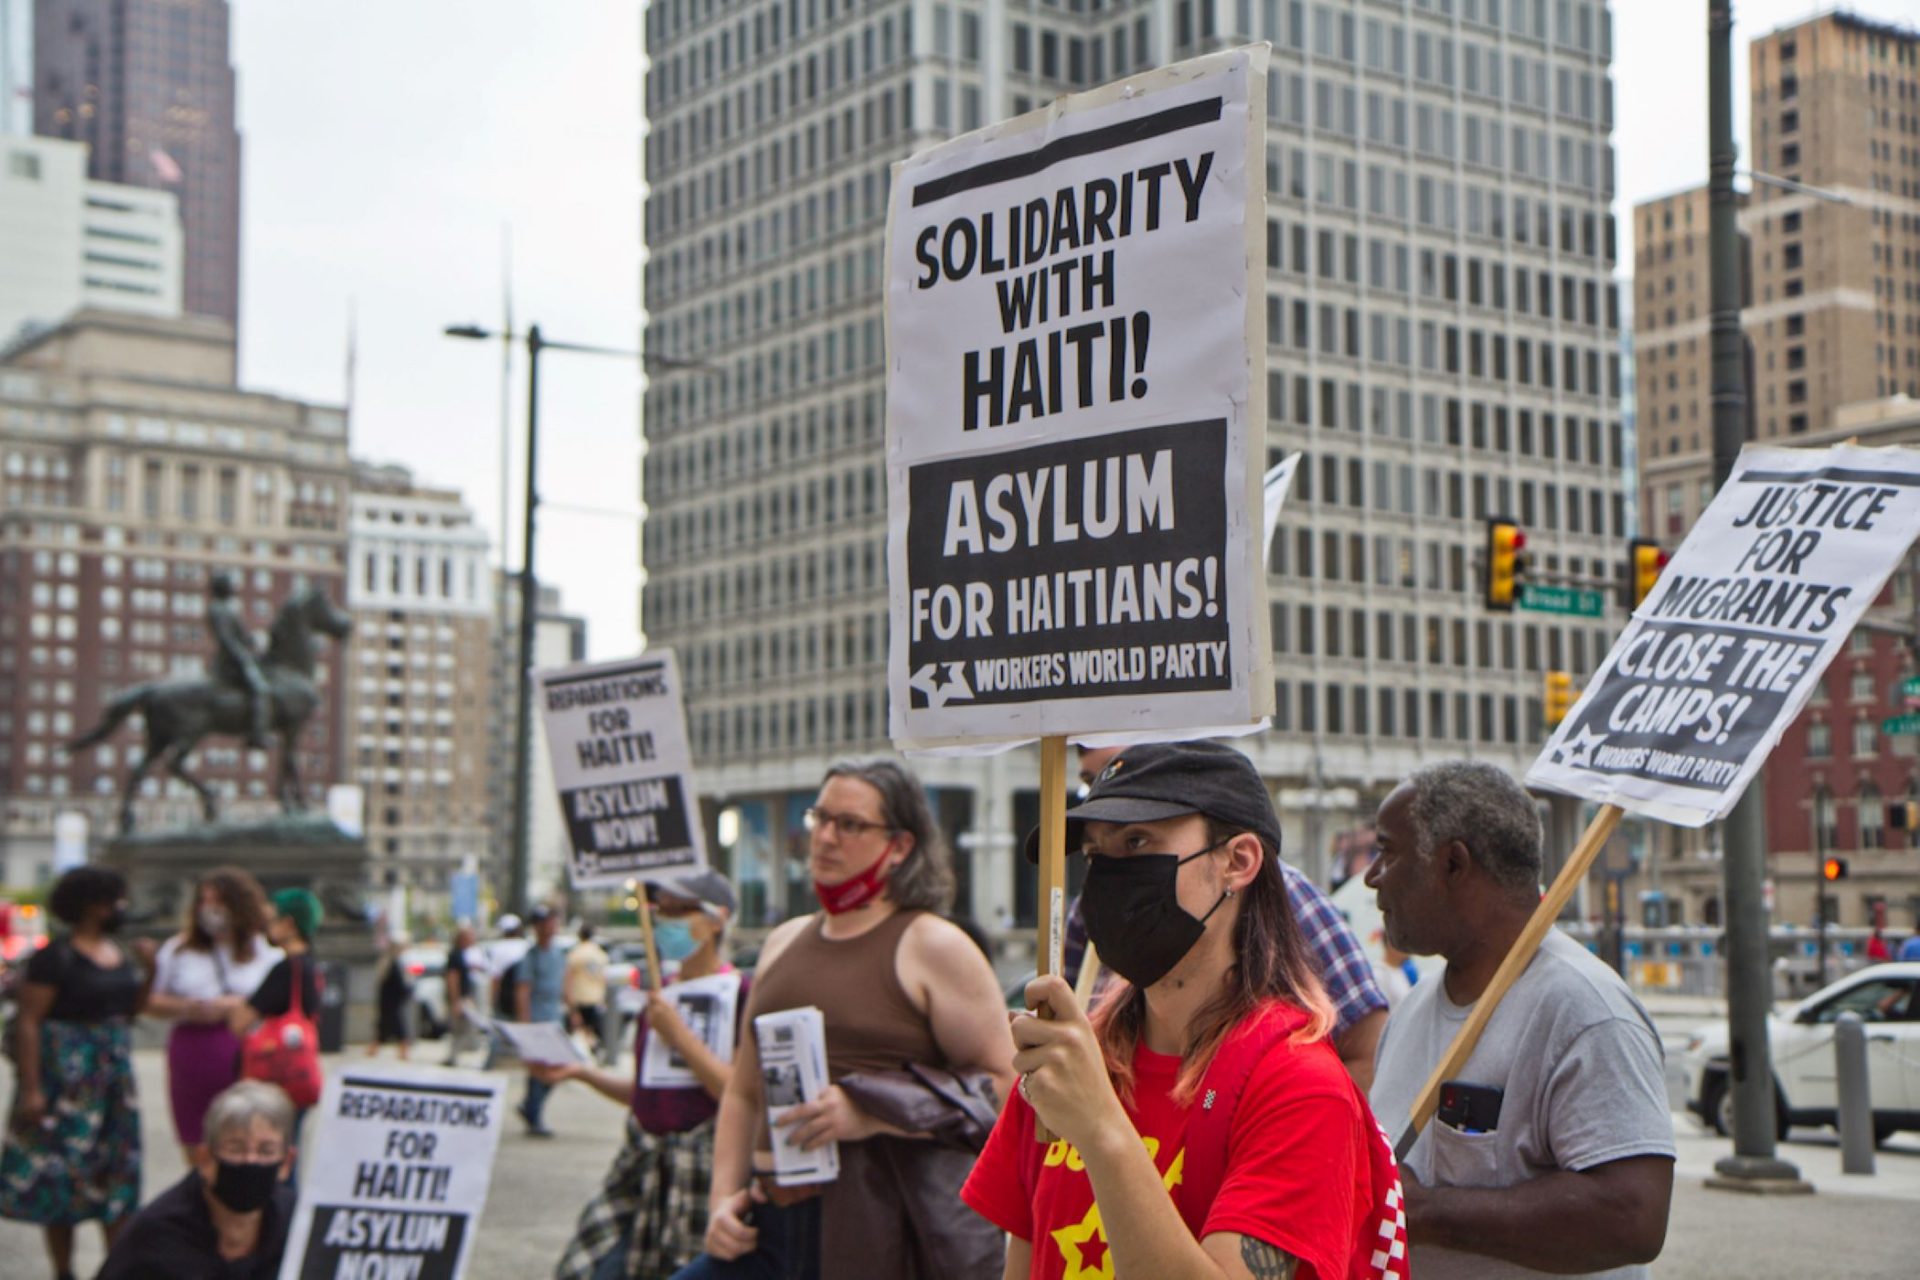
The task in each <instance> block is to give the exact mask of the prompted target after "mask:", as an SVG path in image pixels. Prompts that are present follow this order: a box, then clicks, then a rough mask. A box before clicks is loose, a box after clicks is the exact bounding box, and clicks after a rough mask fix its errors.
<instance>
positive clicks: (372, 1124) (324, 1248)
mask: <svg viewBox="0 0 1920 1280" xmlns="http://www.w3.org/2000/svg"><path fill="white" fill-rule="evenodd" d="M505 1090H506V1078H505V1077H504V1076H499V1075H484V1074H482V1073H480V1072H477V1071H439V1070H433V1069H430V1068H420V1067H412V1068H395V1067H387V1066H382V1065H380V1064H376V1063H369V1064H368V1065H367V1066H366V1067H364V1068H355V1069H352V1070H349V1071H346V1072H344V1073H340V1074H336V1075H333V1076H331V1077H330V1078H329V1079H328V1080H327V1087H326V1091H325V1092H324V1093H323V1094H322V1095H321V1097H320V1106H319V1108H318V1116H317V1117H316V1118H317V1120H318V1123H317V1124H316V1125H315V1126H312V1127H311V1128H310V1130H309V1132H310V1133H311V1134H312V1135H313V1141H312V1145H311V1147H310V1148H309V1150H308V1151H307V1153H306V1158H305V1159H303V1160H302V1161H301V1162H300V1203H299V1206H298V1207H297V1208H296V1209H295V1210H294V1215H293V1225H292V1227H291V1228H290V1230H289V1232H288V1235H287V1251H286V1254H285V1255H284V1257H283V1259H282V1261H281V1264H280V1280H338V1277H342V1276H353V1277H367V1276H406V1277H408V1278H409V1280H458V1277H460V1276H462V1275H464V1274H465V1273H466V1268H467V1260H468V1258H469V1257H471V1256H472V1253H473V1243H474V1235H475V1232H476V1230H477V1229H478V1227H479V1224H480V1214H481V1211H482V1210H484V1209H485V1208H486V1204H487V1186H488V1183H489V1182H490V1181H491V1179H492V1176H493V1153H494V1150H495V1148H497V1147H498V1146H499V1142H500V1123H501V1119H502V1113H503V1111H504V1110H505V1108H504V1106H503V1102H504V1096H505Z"/></svg>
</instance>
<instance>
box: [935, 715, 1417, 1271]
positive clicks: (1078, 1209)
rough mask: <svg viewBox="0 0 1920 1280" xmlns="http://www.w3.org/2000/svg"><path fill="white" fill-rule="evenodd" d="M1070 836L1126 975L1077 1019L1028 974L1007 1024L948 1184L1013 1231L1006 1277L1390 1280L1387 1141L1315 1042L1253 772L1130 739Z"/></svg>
mask: <svg viewBox="0 0 1920 1280" xmlns="http://www.w3.org/2000/svg"><path fill="white" fill-rule="evenodd" d="M1037 835H1038V833H1037V832H1036V833H1035V834H1034V835H1031V836H1029V837H1028V841H1027V848H1028V855H1029V856H1030V857H1031V856H1033V853H1034V850H1035V847H1036V844H1037ZM1067 840H1068V846H1067V847H1068V848H1069V849H1072V850H1076V851H1079V852H1084V853H1085V854H1086V855H1087V859H1088V870H1087V880H1086V886H1085V888H1084V889H1083V890H1082V901H1083V904H1084V909H1085V913H1086V919H1087V929H1088V932H1089V933H1090V935H1091V937H1092V940H1093V945H1094V946H1095V947H1097V948H1098V949H1099V954H1100V958H1101V960H1102V961H1103V962H1104V963H1105V965H1106V966H1107V967H1108V968H1110V969H1111V970H1113V972H1114V973H1115V975H1117V977H1118V978H1119V979H1120V981H1117V982H1115V983H1113V984H1112V985H1111V986H1110V987H1109V989H1108V991H1107V992H1106V994H1105V996H1104V997H1103V998H1102V1000H1101V1003H1100V1004H1099V1006H1098V1007H1097V1008H1096V1009H1095V1010H1094V1013H1093V1016H1092V1018H1091V1019H1089V1018H1088V1017H1087V1016H1086V1015H1085V1014H1084V1013H1083V1012H1082V1011H1081V1009H1080V1007H1079V1005H1078V1003H1077V1002H1076V1001H1075V1000H1074V997H1073V990H1072V988H1070V987H1069V986H1068V985H1067V984H1066V982H1065V981H1064V980H1063V979H1061V978H1060V977H1057V976H1049V977H1044V978H1037V979H1035V980H1034V981H1033V982H1032V983H1030V984H1028V987H1027V1004H1028V1007H1029V1008H1031V1009H1034V1010H1036V1011H1039V1012H1040V1013H1041V1014H1043V1015H1044V1016H1043V1017H1030V1016H1016V1018H1015V1019H1014V1028H1013V1037H1014V1042H1015V1044H1016V1045H1018V1046H1019V1052H1018V1053H1017V1054H1016V1055H1015V1057H1014V1063H1013V1065H1014V1068H1015V1070H1017V1071H1018V1072H1019V1073H1020V1084H1019V1088H1018V1091H1017V1094H1016V1096H1014V1097H1011V1098H1009V1099H1008V1100H1007V1105H1006V1108H1005V1109H1004V1110H1003V1111H1002V1112H1001V1114H1000V1121H999V1123H998V1124H997V1125H996V1126H995V1128H994V1131H993V1136H992V1137H991V1138H990V1139H988V1142H987V1145H986V1149H985V1150H984V1151H983V1152H982V1153H981V1156H980V1159H979V1161H978V1163H977V1164H976V1165H975V1166H974V1170H973V1173H972V1175H971V1176H970V1177H969V1178H968V1179H967V1183H966V1186H965V1188H964V1189H963V1190H962V1193H961V1195H962V1198H963V1199H964V1200H965V1201H966V1203H967V1204H968V1205H970V1206H972V1207H973V1208H974V1209H975V1210H976V1211H977V1212H979V1213H980V1214H981V1215H982V1216H984V1217H985V1218H987V1219H988V1220H989V1221H991V1222H992V1223H994V1224H995V1225H997V1226H999V1227H1001V1228H1002V1229H1003V1230H1005V1231H1006V1232H1007V1233H1008V1237H1009V1239H1008V1243H1007V1252H1006V1259H1005V1271H1004V1274H1005V1277H1006V1278H1007V1280H1014V1278H1015V1277H1021V1278H1023V1280H1024V1278H1025V1277H1034V1278H1035V1280H1042V1278H1044V1280H1058V1278H1059V1277H1062V1276H1066V1275H1080V1274H1084V1273H1085V1271H1087V1270H1100V1269H1102V1268H1104V1273H1105V1274H1109V1275H1126V1276H1153V1277H1155V1278H1156V1280H1184V1278H1186V1277H1195V1278H1202V1277H1203V1278H1205V1280H1219V1278H1220V1277H1227V1278H1228V1280H1276V1278H1277V1277H1288V1278H1291V1277H1295V1276H1312V1277H1315V1278H1316V1280H1361V1278H1366V1280H1376V1278H1378V1277H1384V1276H1393V1277H1397V1278H1399V1280H1404V1278H1405V1276H1406V1274H1407V1269H1406V1257H1405V1243H1404V1234H1403V1228H1402V1225H1401V1222H1400V1220H1399V1217H1398V1209H1397V1206H1398V1204H1399V1199H1400V1192H1399V1183H1398V1179H1397V1177H1396V1175H1395V1171H1394V1167H1393V1154H1392V1151H1391V1150H1390V1149H1389V1147H1388V1145H1387V1140H1386V1136H1385V1134H1383V1133H1382V1132H1381V1131H1380V1127H1379V1125H1378V1124H1377V1123H1376V1122H1375V1121H1374V1119H1373V1115H1372V1113H1371V1112H1370V1111H1369V1110H1368V1109H1367V1102H1366V1099H1365V1097H1363V1096H1362V1095H1361V1093H1360V1090H1359V1088H1358V1087H1357V1086H1356V1085H1355V1084H1354V1082H1353V1079H1352V1077H1351V1076H1350V1075H1348V1073H1347V1071H1346V1069H1345V1068H1344V1067H1343V1066H1342V1065H1341V1062H1340V1058H1339V1055H1338V1054H1337V1053H1336V1052H1335V1050H1334V1048H1333V1046H1332V1044H1331V1043H1330V1041H1329V1033H1330V1031H1331V1029H1332V1027H1333V1025H1334V1012H1333V1008H1332V1005H1331V1004H1330V1003H1329V1001H1328V999H1327V995H1326V992H1325V990H1324V989H1323V988H1322V986H1321V984H1320V980H1319V978H1318V977H1317V976H1316V975H1315V969H1314V963H1313V959H1312V954H1311V951H1310V949H1309V948H1308V946H1307V945H1306V943H1305V941H1304V940H1303V938H1302V937H1301V935H1300V931H1299V928H1298V926H1297V925H1296V924H1295V922H1294V919H1293V915H1292V911H1291V909H1290V907H1289V905H1288V899H1287V891H1286V886H1285V883H1284V881H1283V879H1282V876H1281V874H1280V869H1279V866H1278V858H1279V852H1280V827H1279V823H1278V822H1277V821H1276V820H1275V818H1274V814H1273V807H1272V804H1271V802H1270V801H1269V800H1268V798H1267V792H1266V788H1265V786H1264V785H1263V784H1262V782H1261V780H1260V775H1259V774H1258V773H1256V772H1255V771H1254V768H1253V765H1252V764H1251V763H1250V762H1249V761H1248V760H1247V758H1246V757H1245V756H1243V755H1241V754H1240V753H1239V752H1237V751H1234V750H1233V749H1231V748H1229V747H1224V746H1220V745H1217V744H1213V743H1171V744H1162V745H1155V746H1143V747H1131V748H1128V749H1127V750H1126V751H1124V752H1122V753H1121V755H1120V756H1119V758H1118V759H1116V760H1115V761H1113V762H1112V763H1110V764H1109V765H1108V766H1107V768H1106V769H1105V770H1103V771H1102V773H1101V775H1100V777H1099V778H1098V779H1097V780H1096V781H1095V782H1094V784H1093V786H1092V788H1091V789H1090V790H1089V792H1088V794H1087V798H1086V800H1085V801H1084V802H1083V803H1082V804H1081V805H1079V806H1078V807H1076V808H1074V809H1071V810H1069V811H1068V821H1067ZM1039 1125H1044V1126H1045V1127H1046V1128H1047V1130H1048V1131H1050V1132H1051V1133H1052V1134H1053V1135H1055V1137H1054V1139H1053V1141H1052V1142H1051V1143H1041V1142H1038V1141H1036V1140H1035V1134H1036V1131H1037V1126H1039Z"/></svg>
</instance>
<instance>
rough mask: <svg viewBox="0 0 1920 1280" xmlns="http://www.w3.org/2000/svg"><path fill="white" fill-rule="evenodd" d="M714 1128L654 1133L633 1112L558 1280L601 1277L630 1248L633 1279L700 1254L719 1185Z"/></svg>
mask: <svg viewBox="0 0 1920 1280" xmlns="http://www.w3.org/2000/svg"><path fill="white" fill-rule="evenodd" d="M713 1126H714V1122H713V1121H712V1120H708V1121H707V1122H706V1123H705V1124H702V1125H700V1126H699V1127H698V1128H696V1129H689V1130H688V1131H687V1132H685V1133H668V1134H651V1133H648V1132H647V1131H646V1130H645V1129H642V1128H641V1127H640V1126H639V1124H638V1123H637V1122H635V1120H634V1119H633V1117H632V1116H628V1117H627V1141H626V1144H625V1145H624V1146H622V1147H621V1148H620V1153H619V1154H618V1155H616V1156H615V1157H614V1158H613V1164H612V1165H611V1166H609V1167H608V1169H607V1176H606V1180H605V1181H604V1182H602V1183H601V1186H600V1191H599V1194H597V1195H595V1196H594V1198H593V1199H592V1200H589V1201H588V1202H587V1207H586V1208H585V1209H582V1210H581V1211H580V1221H579V1223H578V1224H577V1225H575V1227H574V1229H573V1239H572V1241H570V1242H569V1243H568V1245H567V1249H566V1252H565V1253H563V1254H561V1255H560V1262H559V1264H558V1265H557V1266H556V1267H555V1268H554V1273H553V1275H554V1280H593V1275H594V1269H595V1267H596V1266H597V1265H598V1264H599V1261H600V1259H602V1258H604V1257H605V1256H606V1255H607V1253H608V1252H609V1251H610V1250H613V1249H625V1250H626V1254H627V1267H626V1270H625V1271H624V1272H623V1273H622V1274H624V1275H625V1276H627V1277H628V1280H653V1278H654V1277H658V1276H670V1275H672V1274H673V1273H674V1272H675V1271H678V1270H679V1269H680V1268H681V1267H683V1266H685V1265H686V1264H687V1263H689V1262H691V1261H693V1259H694V1258H696V1257H698V1256H699V1255H700V1251H701V1249H702V1248H703V1247H704V1241H705V1239H706V1234H707V1190H708V1188H709V1187H710V1186H711V1185H712V1183H713Z"/></svg>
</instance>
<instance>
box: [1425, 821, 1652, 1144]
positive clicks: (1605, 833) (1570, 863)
mask: <svg viewBox="0 0 1920 1280" xmlns="http://www.w3.org/2000/svg"><path fill="white" fill-rule="evenodd" d="M1620 817H1621V809H1620V806H1619V805H1614V804H1604V805H1601V806H1600V811H1599V812H1598V813H1596V814H1594V815H1593V821H1592V822H1589V823H1588V824H1587V829H1586V832H1585V833H1584V834H1583V835H1582V836H1581V837H1580V843H1579V844H1578V845H1576V846H1574V850H1573V856H1572V857H1570V858H1568V859H1567V864H1566V865H1565V866H1563V867H1561V868H1560V874H1559V875H1557V876H1555V877H1554V880H1553V884H1552V886H1551V887H1549V888H1548V890H1547V891H1546V893H1545V894H1544V895H1542V897H1541V899H1540V905H1539V906H1537V907H1535V908H1534V909H1533V916H1532V918H1531V919H1529V920H1528V921H1527V927H1526V928H1524V929H1522V930H1521V931H1520V936H1519V937H1518V938H1515V939H1514V942H1513V946H1512V947H1511V948H1510V949H1509V950H1508V951H1507V957H1506V959H1504V960H1502V961H1501V962H1500V967H1499V968H1498V969H1496V970H1494V974H1493V981H1491V982H1489V983H1488V984H1487V989H1486V990H1485V991H1483V992H1481V993H1480V998H1479V999H1478V1000H1476V1001H1474V1004H1473V1012H1472V1013H1470V1014H1468V1015H1467V1021H1466V1023H1465V1025H1463V1026H1462V1027H1461V1028H1460V1030H1459V1032H1458V1034H1456V1035H1455V1036H1454V1037H1453V1043H1452V1044H1450V1045H1448V1046H1447V1051H1446V1052H1445V1053H1444V1054H1442V1055H1441V1056H1440V1061H1439V1062H1438V1063H1437V1064H1436V1065H1435V1066H1434V1068H1433V1074H1432V1075H1430V1076H1428V1077H1427V1083H1426V1085H1425V1086H1424V1087H1423V1088H1422V1089H1421V1090H1420V1092H1419V1093H1418V1094H1417V1095H1416V1096H1415V1097H1414V1100H1413V1111H1412V1114H1411V1115H1409V1116H1408V1117H1407V1128H1406V1132H1404V1133H1402V1134H1401V1135H1400V1141H1398V1142H1396V1143H1394V1145H1393V1154H1394V1158H1395V1159H1396V1160H1405V1159H1406V1158H1407V1153H1408V1152H1409V1151H1411V1150H1413V1144H1414V1142H1415V1141H1416V1140H1417V1139H1418V1138H1419V1137H1420V1131H1421V1130H1422V1129H1424V1128H1426V1125H1427V1121H1429V1120H1431V1119H1432V1118H1433V1113H1434V1109H1435V1108H1436V1107H1438V1106H1439V1105H1440V1086H1441V1085H1442V1084H1444V1083H1446V1082H1447V1081H1448V1080H1451V1079H1453V1077H1454V1076H1455V1075H1456V1074H1457V1073H1458V1072H1459V1071H1460V1070H1461V1069H1463V1068H1464V1067H1465V1066H1466V1065H1467V1059H1468V1058H1471V1057H1472V1056H1473V1051H1474V1048H1475V1047H1476V1046H1477V1045H1478V1044H1479V1043H1480V1036H1481V1034H1482V1033H1483V1032H1485V1031H1486V1029H1487V1023H1488V1022H1490V1021H1492V1019H1493V1011H1494V1010H1495V1009H1498V1008H1499V1007H1500V1001H1501V1000H1502V999H1503V998H1504V997H1505V996H1506V994H1507V991H1508V989H1509V988H1511V987H1512V986H1513V984H1514V982H1515V981H1517V980H1518V979H1519V977H1520V975H1521V974H1523V973H1525V972H1526V971H1527V966H1528V965H1529V964H1532V963H1533V956H1534V953H1535V952H1536V951H1538V950H1539V949H1540V944H1541V943H1542V942H1544V941H1545V940H1546V937H1547V930H1549V929H1551V928H1553V922H1554V921H1555V920H1558V919H1559V918H1560V912H1561V911H1562V910H1564V909H1565V908H1566V905H1567V903H1568V902H1569V901H1570V900H1571V899H1572V898H1573V893H1574V890H1575V889H1577V888H1579V887H1580V882H1581V881H1582V880H1584V879H1586V878H1587V872H1588V871H1589V870H1590V869H1591V868H1592V866H1593V862H1594V859H1595V858H1597V857H1599V856H1600V850H1601V849H1603V848H1605V847H1606V843H1607V840H1608V839H1609V838H1610V837H1611V836H1612V835H1613V829H1614V828H1615V827H1617V826H1619V825H1620ZM1435 981H1443V979H1435Z"/></svg>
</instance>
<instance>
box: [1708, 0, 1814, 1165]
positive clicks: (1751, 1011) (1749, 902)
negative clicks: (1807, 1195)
mask: <svg viewBox="0 0 1920 1280" xmlns="http://www.w3.org/2000/svg"><path fill="white" fill-rule="evenodd" d="M1734 165H1735V151H1734V142H1733V3H1732V0H1707V168H1708V179H1707V198H1708V207H1709V211H1710V212H1709V222H1708V234H1709V250H1708V251H1709V256H1710V266H1709V280H1710V284H1711V297H1712V303H1711V305H1712V309H1713V312H1712V327H1711V332H1712V343H1713V482H1714V487H1715V488H1716V489H1718V488H1721V487H1723V486H1724V485H1725V484H1726V483H1727V480H1728V478H1729V477H1730V476H1731V475H1732V474H1733V468H1734V464H1735V462H1736V461H1737V460H1738V458H1739V456H1740V449H1741V447H1742V446H1743V445H1744V444H1746V441H1747V369H1746V351H1745V349H1744V346H1743V344H1742V341H1741V337H1740V295H1741V291H1742V290H1741V283H1742V282H1741V278H1740V228H1739V204H1738V196H1737V195H1736V193H1735V191H1734V186H1733V172H1734ZM1764 791H1765V788H1764V787H1763V786H1749V787H1748V788H1747V790H1746V794H1744V795H1743V796H1741V797H1740V800H1739V802H1738V803H1737V804H1735V805H1734V807H1733V812H1731V813H1730V814H1728V815H1727V818H1726V822H1725V825H1724V827H1723V831H1722V844H1723V847H1724V857H1723V858H1722V860H1721V863H1720V865H1721V869H1722V874H1723V876H1724V896H1725V899H1726V927H1727V935H1726V946H1725V951H1726V957H1727V1030H1728V1033H1729V1050H1728V1059H1729V1061H1728V1074H1729V1076H1730V1088H1731V1089H1732V1091H1733V1154H1732V1155H1730V1156H1727V1157H1725V1158H1724V1159H1722V1160H1720V1161H1718V1162H1717V1163H1716V1164H1715V1165H1714V1172H1715V1173H1716V1175H1718V1176H1716V1177H1714V1178H1711V1179H1709V1180H1708V1185H1709V1186H1717V1187H1721V1188H1725V1189H1729V1190H1742V1191H1778V1190H1788V1189H1798V1190H1808V1191H1811V1190H1812V1187H1811V1186H1810V1185H1809V1184H1807V1183H1805V1182H1802V1181H1801V1179H1800V1170H1799V1169H1798V1168H1796V1167H1795V1166H1793V1165H1792V1164H1790V1163H1788V1162H1787V1161H1785V1160H1781V1159H1779V1158H1778V1156H1776V1154H1775V1150H1776V1144H1777V1143H1778V1141H1779V1134H1778V1133H1776V1132H1775V1131H1774V1096H1773V1062H1772V1054H1771V1053H1770V1051H1769V1049H1768V1046H1767V1015H1768V1013H1769V1012H1770V1011H1771V1009H1772V1006H1773V970H1772V962H1771V960H1770V958H1769V956H1768V954H1767V907H1766V900H1765V882H1766V870H1767V843H1766V826H1765V814H1764V812H1763V810H1762V807H1761V806H1762V804H1763V803H1764V802H1763V798H1762V797H1763V794H1764Z"/></svg>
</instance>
